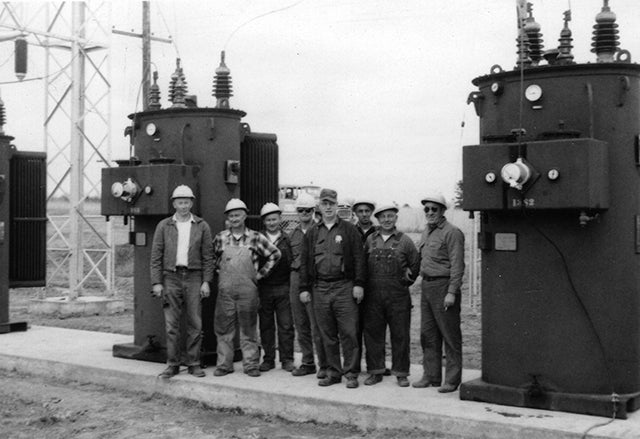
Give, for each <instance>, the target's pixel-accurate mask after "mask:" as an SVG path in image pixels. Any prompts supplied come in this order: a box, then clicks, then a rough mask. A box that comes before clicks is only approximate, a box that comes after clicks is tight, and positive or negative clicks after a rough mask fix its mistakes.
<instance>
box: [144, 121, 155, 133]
mask: <svg viewBox="0 0 640 439" xmlns="http://www.w3.org/2000/svg"><path fill="white" fill-rule="evenodd" d="M144 130H145V131H146V133H147V136H153V135H154V134H156V133H157V132H158V127H156V124H155V123H153V122H150V123H148V124H147V126H146V127H145V128H144Z"/></svg>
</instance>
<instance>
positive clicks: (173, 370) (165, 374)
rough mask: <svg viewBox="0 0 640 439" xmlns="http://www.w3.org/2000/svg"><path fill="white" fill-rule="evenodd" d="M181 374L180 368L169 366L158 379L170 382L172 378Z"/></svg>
mask: <svg viewBox="0 0 640 439" xmlns="http://www.w3.org/2000/svg"><path fill="white" fill-rule="evenodd" d="M179 373H180V366H167V368H166V369H165V370H163V371H162V372H161V373H160V375H158V378H162V379H165V380H168V379H169V378H171V377H172V376H176V375H178V374H179Z"/></svg>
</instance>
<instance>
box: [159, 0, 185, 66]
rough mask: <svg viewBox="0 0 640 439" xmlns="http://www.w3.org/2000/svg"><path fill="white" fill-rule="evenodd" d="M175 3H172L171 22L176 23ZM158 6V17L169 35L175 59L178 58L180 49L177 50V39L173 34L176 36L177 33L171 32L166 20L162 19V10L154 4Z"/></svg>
mask: <svg viewBox="0 0 640 439" xmlns="http://www.w3.org/2000/svg"><path fill="white" fill-rule="evenodd" d="M176 3H177V2H173V21H174V22H176V23H177V20H176V9H175V7H176ZM156 5H157V6H158V15H160V18H161V19H162V22H163V23H164V27H165V28H166V29H167V33H168V34H169V38H171V45H172V46H173V48H174V49H175V51H176V58H180V49H179V48H178V42H177V37H176V35H175V34H177V32H171V29H169V24H168V23H167V20H166V19H165V17H164V14H163V13H162V9H161V8H160V5H159V4H156Z"/></svg>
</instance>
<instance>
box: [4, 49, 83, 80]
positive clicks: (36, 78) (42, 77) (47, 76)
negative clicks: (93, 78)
mask: <svg viewBox="0 0 640 439" xmlns="http://www.w3.org/2000/svg"><path fill="white" fill-rule="evenodd" d="M75 57H76V55H74V56H73V58H71V61H69V63H68V64H67V65H66V66H64V67H62V68H60V69H58V70H56V71H55V72H53V73H49V74H48V75H45V76H37V77H35V78H26V79H23V80H19V79H16V80H15V81H4V82H0V85H6V84H19V83H21V82H30V81H40V80H42V79H47V78H50V77H51V76H54V75H57V74H58V73H60V72H63V71H64V70H65V69H67V67H69V66H70V65H71V63H73V60H74V59H75Z"/></svg>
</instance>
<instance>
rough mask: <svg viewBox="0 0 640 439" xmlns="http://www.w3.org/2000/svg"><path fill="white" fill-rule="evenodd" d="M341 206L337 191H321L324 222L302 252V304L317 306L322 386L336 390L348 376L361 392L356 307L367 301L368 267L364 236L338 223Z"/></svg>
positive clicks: (309, 235)
mask: <svg viewBox="0 0 640 439" xmlns="http://www.w3.org/2000/svg"><path fill="white" fill-rule="evenodd" d="M337 203H338V194H337V192H336V191H334V190H333V189H322V191H321V192H320V211H321V212H322V221H321V222H320V223H318V224H317V225H315V226H314V227H312V228H311V229H310V230H309V231H308V232H307V234H306V235H305V239H304V242H303V246H302V259H301V264H300V300H301V301H302V302H303V303H308V302H311V301H312V303H313V307H314V310H315V313H316V318H317V322H318V328H319V329H320V334H321V335H322V343H323V346H324V349H325V353H326V355H327V365H328V368H327V376H326V377H325V378H323V379H321V380H320V381H318V385H320V386H330V385H333V384H337V383H339V382H341V380H342V375H343V374H344V375H345V376H346V378H347V388H350V389H354V388H357V387H358V378H357V377H358V372H357V362H358V358H357V352H358V338H357V332H358V328H357V322H358V304H359V303H360V302H361V301H362V298H363V296H364V292H363V288H362V287H363V286H364V283H365V281H366V279H365V276H366V272H365V271H366V267H365V260H364V249H363V246H362V240H361V238H360V234H359V233H358V231H357V230H356V228H355V226H354V225H353V224H351V223H349V222H347V221H344V220H341V219H340V218H338V215H337ZM311 291H313V298H312V296H311V293H310V292H311ZM340 345H342V351H343V353H344V365H343V363H342V361H341V358H340Z"/></svg>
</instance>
